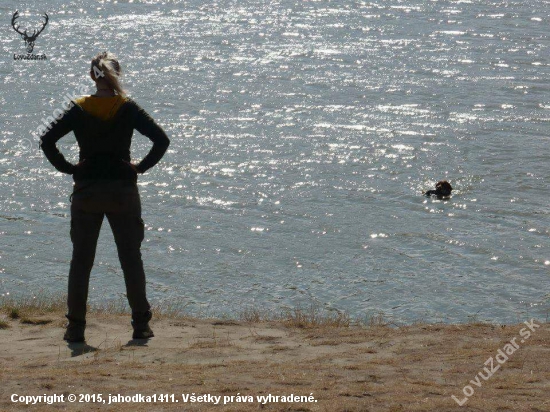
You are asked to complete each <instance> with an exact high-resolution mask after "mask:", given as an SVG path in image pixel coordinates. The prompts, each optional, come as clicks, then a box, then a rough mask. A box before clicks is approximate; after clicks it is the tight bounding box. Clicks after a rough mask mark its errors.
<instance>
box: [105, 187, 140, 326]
mask: <svg viewBox="0 0 550 412" xmlns="http://www.w3.org/2000/svg"><path fill="white" fill-rule="evenodd" d="M117 198H118V204H119V205H120V207H119V208H118V209H119V210H116V211H110V212H107V219H108V220H109V224H110V225H111V229H112V230H113V235H114V237H115V243H116V246H117V250H118V257H119V259H120V264H121V266H122V271H123V273H124V281H125V283H126V294H127V296H128V303H129V304H130V308H131V309H132V318H133V320H134V323H136V322H137V323H142V324H143V323H144V324H146V323H147V322H148V321H149V320H150V319H151V313H150V309H151V306H150V305H149V302H148V301H147V296H146V290H145V271H144V269H143V261H142V260H141V250H140V249H141V242H142V241H143V238H144V233H145V227H144V223H143V220H142V218H141V202H140V199H139V193H138V192H137V187H136V191H135V192H134V193H121V194H120V195H118V196H117Z"/></svg>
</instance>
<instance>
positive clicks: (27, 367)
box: [0, 297, 550, 412]
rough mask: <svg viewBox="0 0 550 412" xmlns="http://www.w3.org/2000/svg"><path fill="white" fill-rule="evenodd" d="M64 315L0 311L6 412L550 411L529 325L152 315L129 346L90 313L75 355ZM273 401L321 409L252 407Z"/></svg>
mask: <svg viewBox="0 0 550 412" xmlns="http://www.w3.org/2000/svg"><path fill="white" fill-rule="evenodd" d="M64 311H65V302H64V298H62V297H57V298H55V299H52V298H51V297H50V298H48V297H42V298H40V297H38V298H30V299H11V300H9V299H4V300H3V301H1V302H0V321H1V322H2V323H1V325H2V326H0V353H2V354H3V355H2V357H1V358H0V378H1V379H2V382H3V385H2V387H1V389H0V410H2V411H4V410H23V409H27V407H25V405H22V404H20V403H13V402H11V400H10V397H11V395H12V394H18V395H44V394H65V396H67V395H68V394H77V395H85V394H88V395H91V394H102V396H103V398H104V399H107V403H108V399H109V394H111V395H115V394H121V395H125V396H131V395H135V394H138V393H139V394H143V395H153V394H155V393H156V394H160V393H162V394H174V396H175V398H174V399H178V400H179V402H177V403H176V402H169V403H157V404H155V405H152V404H147V403H120V404H111V405H108V404H102V405H101V406H98V405H90V404H87V403H80V402H76V403H67V402H65V403H63V404H56V405H45V404H43V403H42V404H37V405H34V406H32V410H36V411H50V410H82V411H84V410H86V411H87V410H90V409H92V410H96V409H97V410H99V409H101V410H113V411H115V410H116V411H126V410H127V411H130V410H131V411H150V410H155V411H157V410H159V411H161V410H197V411H211V410H224V411H256V410H259V409H260V410H266V411H283V410H284V411H331V412H333V411H361V412H364V411H465V410H469V411H474V410H475V411H497V410H499V411H506V410H509V411H512V410H517V411H547V410H550V402H549V401H548V396H547V389H548V382H550V356H548V355H549V351H550V349H549V348H550V344H549V343H550V328H549V325H548V324H547V323H542V322H538V321H537V322H536V324H537V326H538V327H534V326H533V325H531V327H532V328H534V330H532V331H531V334H530V336H529V338H527V339H525V338H524V337H523V336H522V335H521V331H522V330H524V329H525V328H527V326H526V324H518V325H492V324H484V323H475V322H472V323H468V324H457V325H445V324H435V325H434V324H415V325H408V326H400V327H396V326H395V325H391V324H389V323H388V322H386V321H384V319H383V318H381V317H375V318H372V319H369V320H367V321H365V322H357V321H352V320H350V319H349V317H348V316H346V315H345V314H338V313H331V312H326V311H323V310H321V309H319V308H315V307H313V306H312V307H308V308H303V309H295V310H292V311H283V312H281V313H276V314H269V313H262V312H261V311H259V310H248V311H245V312H243V313H242V314H241V316H240V317H239V319H197V318H193V317H190V316H185V315H184V314H182V313H181V311H179V310H178V308H176V307H174V306H171V307H164V308H161V307H157V308H155V318H154V321H153V322H152V327H153V329H154V331H155V335H156V336H155V338H153V339H151V340H149V341H134V340H132V339H131V326H130V324H129V315H128V313H126V310H125V307H124V305H122V304H119V303H118V302H117V303H113V304H108V305H104V306H102V307H95V308H90V313H89V316H88V326H87V330H86V338H87V341H86V343H84V344H67V343H65V342H64V341H63V340H62V339H61V338H62V335H63V325H64V324H65V319H64V316H63V315H64ZM514 338H515V341H514V342H516V343H517V345H518V348H517V349H516V350H515V351H514V353H512V354H510V355H508V359H507V360H506V361H505V362H504V363H502V364H499V363H498V361H497V360H495V359H496V356H497V355H498V350H505V349H504V348H506V346H505V345H507V344H509V343H510V341H511V340H512V339H514ZM520 339H523V342H521V341H520ZM508 349H509V348H508ZM490 358H492V359H493V363H494V366H495V367H496V366H499V368H498V370H496V371H495V372H494V374H493V375H492V376H490V377H488V379H487V380H485V379H483V378H480V377H479V373H480V371H481V372H482V373H483V368H485V367H486V365H487V364H486V362H487V361H488V359H490ZM471 381H473V382H474V383H471ZM478 382H479V383H478ZM477 383H478V384H477ZM466 385H469V387H470V388H471V389H472V390H473V393H471V395H470V396H466V395H465V394H464V392H463V388H465V386H466ZM192 393H194V394H195V395H204V394H210V395H212V396H221V397H222V398H220V399H223V397H224V396H227V397H228V398H227V399H228V403H227V404H226V405H214V404H211V403H205V402H201V403H185V402H184V398H183V397H182V394H192ZM466 393H467V394H470V389H469V388H466ZM269 394H271V395H273V396H288V395H290V394H293V395H298V396H310V395H311V396H312V398H311V399H313V398H314V399H315V401H305V402H275V401H273V399H274V398H272V401H271V402H267V403H265V404H262V403H261V402H258V401H257V398H256V396H267V395H269ZM452 395H454V396H455V397H456V398H457V400H458V401H460V402H463V401H464V400H465V401H464V406H459V405H458V404H457V402H456V401H455V400H453V398H452V397H451V396H452ZM231 396H233V397H234V399H233V401H231V398H230V397H231ZM237 396H241V397H242V396H252V397H253V399H254V401H253V402H246V403H242V402H237V401H236V399H237V398H236V397H237ZM247 399H248V398H247ZM241 400H242V398H241ZM221 403H223V400H222V401H221Z"/></svg>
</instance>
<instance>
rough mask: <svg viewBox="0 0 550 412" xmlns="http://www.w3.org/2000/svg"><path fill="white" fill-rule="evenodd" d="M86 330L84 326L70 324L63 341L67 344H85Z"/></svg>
mask: <svg viewBox="0 0 550 412" xmlns="http://www.w3.org/2000/svg"><path fill="white" fill-rule="evenodd" d="M84 329H85V327H84V326H82V325H75V324H74V323H73V324H72V323H69V325H68V326H67V330H66V331H65V335H63V339H64V340H66V341H67V342H84V340H85V339H84Z"/></svg>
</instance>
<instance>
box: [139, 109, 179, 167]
mask: <svg viewBox="0 0 550 412" xmlns="http://www.w3.org/2000/svg"><path fill="white" fill-rule="evenodd" d="M134 104H135V105H136V107H137V115H136V121H135V125H134V128H135V129H136V130H137V131H138V132H140V133H141V134H142V135H144V136H147V137H148V138H149V140H151V141H152V142H153V147H152V148H151V150H150V151H149V153H148V154H147V156H145V157H144V158H143V160H142V161H141V162H139V163H138V164H137V165H136V170H137V171H138V172H139V173H145V172H146V171H147V170H148V169H150V168H152V167H153V166H154V165H156V164H157V163H158V162H159V161H160V159H161V158H162V156H164V153H166V150H167V149H168V146H169V145H170V140H169V139H168V136H167V135H166V133H164V130H162V128H161V127H160V126H159V125H158V124H157V123H156V122H155V121H154V120H153V118H152V117H151V116H149V114H148V113H147V112H146V111H145V110H143V109H142V108H141V107H140V106H139V105H138V104H137V103H135V102H134Z"/></svg>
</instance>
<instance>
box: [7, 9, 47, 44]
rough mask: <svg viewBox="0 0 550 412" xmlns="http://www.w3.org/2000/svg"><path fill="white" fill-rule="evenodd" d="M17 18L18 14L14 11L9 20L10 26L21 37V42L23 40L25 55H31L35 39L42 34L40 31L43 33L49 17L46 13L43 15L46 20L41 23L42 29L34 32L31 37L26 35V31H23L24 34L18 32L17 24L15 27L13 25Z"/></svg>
mask: <svg viewBox="0 0 550 412" xmlns="http://www.w3.org/2000/svg"><path fill="white" fill-rule="evenodd" d="M18 18H19V12H18V11H16V12H15V13H13V17H12V18H11V25H12V26H13V29H14V30H15V31H16V32H17V33H19V34H20V35H21V37H22V38H23V40H25V44H26V46H27V53H32V50H33V49H34V42H35V41H36V38H37V37H38V35H39V34H40V33H42V31H44V29H45V28H46V26H47V25H48V20H49V17H48V15H47V14H46V13H44V18H45V19H46V21H45V22H44V23H43V25H42V27H41V28H40V29H39V30H38V31H36V30H34V31H33V34H32V35H31V36H29V35H28V34H27V30H25V31H24V32H22V31H20V30H19V27H20V26H19V24H17V26H16V25H15V24H16V20H17V19H18Z"/></svg>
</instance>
